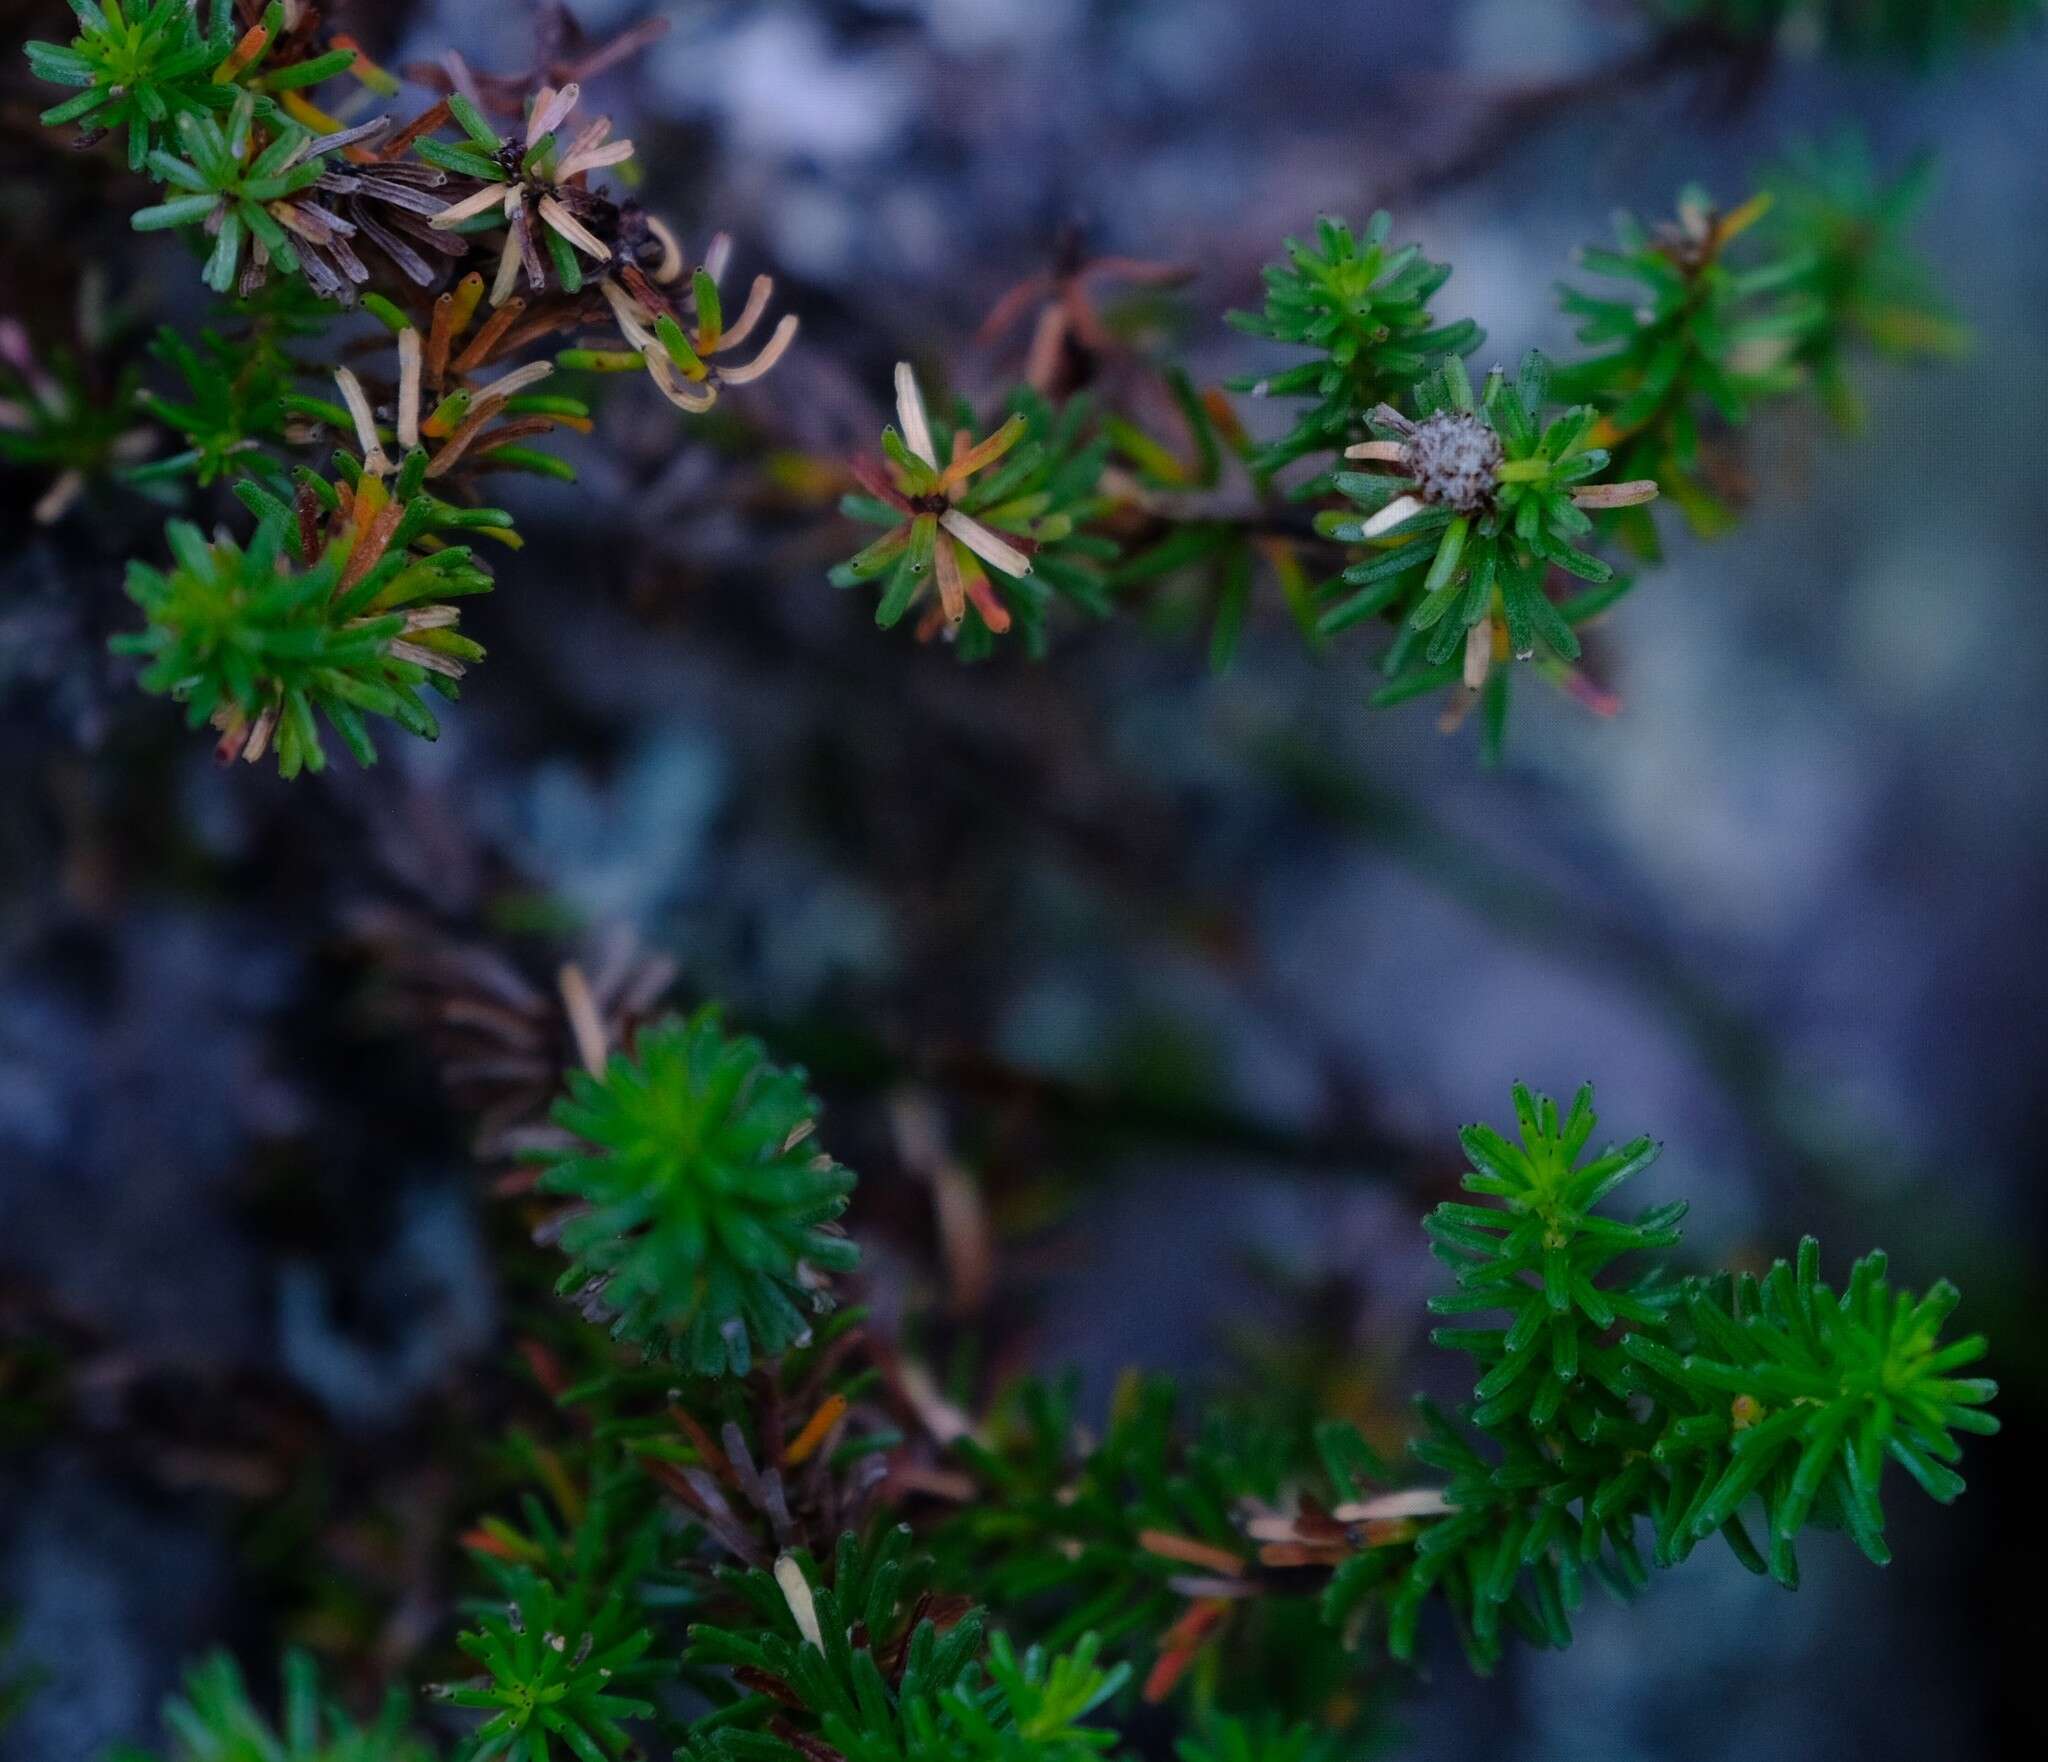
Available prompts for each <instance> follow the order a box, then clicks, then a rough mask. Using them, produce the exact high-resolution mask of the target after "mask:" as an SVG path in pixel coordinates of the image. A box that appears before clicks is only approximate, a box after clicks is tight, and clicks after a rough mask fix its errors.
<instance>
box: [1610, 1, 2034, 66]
mask: <svg viewBox="0 0 2048 1762" xmlns="http://www.w3.org/2000/svg"><path fill="white" fill-rule="evenodd" d="M1644 4H1645V5H1646V7H1647V8H1648V10H1649V11H1650V12H1651V14H1652V16H1654V17H1655V18H1657V19H1658V20H1660V21H1661V22H1663V23H1665V24H1671V25H1706V26H1711V27H1713V28H1714V29H1716V30H1719V31H1724V32H1726V33H1727V34H1728V35H1730V36H1731V37H1734V38H1737V39H1742V40H1755V41H1768V40H1770V39H1773V38H1783V39H1787V40H1790V41H1792V42H1795V43H1800V42H1804V43H1822V44H1825V45H1826V46H1827V47H1829V48H1831V49H1838V50H1845V51H1848V52H1849V53H1852V54H1864V55H1867V54H1882V55H1895V56H1899V57H1902V58H1904V59H1906V60H1909V61H1915V62H1925V61H1929V60H1931V59H1933V58H1934V57H1936V56H1938V55H1943V54H1948V53H1952V52H1953V51H1955V50H1958V49H1962V48H1966V47H1970V46H1973V45H1983V44H1989V43H1995V42H1996V41H1998V39H1999V38H2001V37H2003V36H2005V35H2007V34H2008V33H2010V32H2012V31H2015V30H2019V29H2022V28H2024V27H2026V26H2029V25H2034V24H2038V23H2039V22H2040V20H2041V17H2042V5H2041V0H1644Z"/></svg>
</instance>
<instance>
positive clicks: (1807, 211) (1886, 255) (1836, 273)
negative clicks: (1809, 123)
mask: <svg viewBox="0 0 2048 1762" xmlns="http://www.w3.org/2000/svg"><path fill="white" fill-rule="evenodd" d="M1763 182H1764V188H1765V189H1766V190H1767V191H1768V192H1769V193H1770V195H1771V197H1772V207H1771V210H1770V212H1769V213H1768V214H1767V215H1766V216H1765V217H1764V224H1763V227H1762V229H1761V230H1762V231H1763V233H1764V235H1765V236H1766V238H1767V239H1769V240H1770V241H1772V243H1773V245H1774V246H1775V248H1776V250H1777V251H1778V252H1779V253H1780V254H1781V255H1783V256H1784V257H1785V258H1788V259H1790V260H1792V261H1795V262H1800V263H1802V264H1803V265H1804V268H1803V269H1802V270H1801V272H1800V274H1799V275H1798V277H1797V279H1796V281H1795V283H1794V286H1795V287H1796V288H1797V289H1798V290H1799V291H1801V292H1803V293H1804V294H1805V295H1807V296H1808V297H1809V298H1811V299H1812V300H1813V301H1814V302H1815V303H1816V304H1817V306H1818V307H1819V309H1820V311H1821V313H1822V315H1823V318H1822V322H1820V323H1819V324H1816V325H1815V326H1814V327H1813V329H1812V330H1811V331H1809V332H1808V333H1807V335H1806V336H1805V337H1804V338H1803V339H1802V341H1801V344H1800V350H1799V353H1800V358H1801V359H1802V360H1803V361H1804V362H1805V363H1806V364H1807V366H1808V367H1809V368H1810V370H1811V372H1812V374H1813V378H1814V384H1815V387H1816V389H1817V390H1818V391H1819V393H1820V395H1821V397H1822V398H1823V400H1825V402H1826V404H1827V406H1828V409H1829V411H1830V412H1831V413H1832V414H1833V415H1834V417H1835V419H1836V420H1837V421H1838V422H1839V423H1841V425H1842V426H1843V427H1844V428H1845V429H1850V430H1860V429H1861V428H1862V426H1863V406H1862V401H1861V399H1860V398H1859V397H1858V396H1857V394H1856V389H1855V387H1854V386H1853V385H1852V384H1851V382H1850V378H1849V367H1850V363H1851V360H1852V358H1853V351H1854V349H1855V348H1856V346H1857V345H1861V346H1862V347H1864V348H1868V349H1871V350H1874V351H1875V352H1876V353H1878V354H1880V355H1883V356H1887V357H1890V358H1892V359H1894V360H1907V361H1910V360H1940V361H1953V360H1958V359H1960V358H1961V357H1963V356H1964V355H1966V354H1968V352H1969V349H1970V333H1969V330H1968V329H1967V327H1966V326H1964V324H1963V323H1962V321H1961V320H1960V319H1958V318H1957V317H1956V316H1955V314H1954V312H1953V310H1952V309H1951V308H1950V306H1949V304H1948V302H1947V300H1945V299H1944V298H1943V297H1942V295H1941V293H1940V291H1939V289H1938V288H1937V286H1936V280H1935V274H1934V270H1933V267H1932V265H1930V264H1929V263H1927V262H1926V261H1925V260H1924V259H1923V258H1922V257H1920V256H1919V255H1918V254H1917V253H1916V252H1915V251H1914V250H1913V249H1912V247H1911V244H1910V242H1909V240H1908V237H1907V234H1908V232H1909V230H1910V228H1911V227H1912V225H1913V223H1914V221H1915V220H1917V219H1918V218H1919V216H1920V214H1921V212H1922V211H1923V210H1924V209H1925V208H1926V206H1927V203H1928V201H1929V199H1930V198H1931V197H1932V195H1933V192H1934V187H1935V166H1934V160H1933V158H1932V156H1931V155H1929V154H1925V153H1922V154H1918V155H1916V156H1915V157H1914V158H1912V159H1911V160H1909V161H1908V162H1907V164H1906V165H1905V167H1904V168H1903V169H1902V170H1901V171H1900V172H1899V173H1898V174H1897V175H1896V176H1894V177H1889V178H1887V177H1886V176H1884V175H1883V174H1882V173H1881V172H1880V171H1879V170H1878V169H1877V167H1876V165H1875V164H1874V163H1873V162H1872V160H1871V157H1870V151H1869V149H1868V147H1866V146H1865V144H1864V142H1863V140H1862V138H1861V137H1860V136H1858V135H1855V134H1853V133H1851V134H1843V135H1840V136H1837V137H1836V138H1835V139H1833V140H1831V141H1828V142H1825V143H1815V142H1811V141H1799V142H1795V143H1793V144H1792V145H1791V146H1790V147H1789V148H1788V149H1787V151H1786V153H1785V156H1784V158H1783V160H1782V161H1781V162H1780V163H1778V164H1777V165H1774V166H1772V167H1771V168H1769V169H1768V170H1767V171H1766V172H1765V173H1764V179H1763Z"/></svg>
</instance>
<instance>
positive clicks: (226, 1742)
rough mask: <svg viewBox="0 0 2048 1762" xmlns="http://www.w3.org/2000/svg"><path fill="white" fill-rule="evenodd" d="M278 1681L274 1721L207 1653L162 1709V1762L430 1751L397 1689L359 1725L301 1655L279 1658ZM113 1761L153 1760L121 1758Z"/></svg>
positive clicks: (399, 1756) (226, 1664)
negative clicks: (280, 1695)
mask: <svg viewBox="0 0 2048 1762" xmlns="http://www.w3.org/2000/svg"><path fill="white" fill-rule="evenodd" d="M283 1677H284V1705H283V1707H282V1709H281V1711H280V1714H279V1717H278V1719H277V1720H276V1721H275V1722H273V1721H272V1720H271V1719H270V1718H269V1717H268V1716H267V1715H266V1714H264V1713H263V1712H262V1711H261V1710H259V1709H258V1708H257V1706H256V1705H255V1703H254V1702H253V1701H251V1700H250V1698H249V1691H248V1688H247V1686H246V1685H245V1684H244V1683H243V1680H242V1672H241V1669H240V1667H239V1666H238V1665H237V1664H236V1663H235V1661H234V1659H232V1658H231V1657H229V1656H228V1654H227V1653H225V1652H214V1653H211V1654H209V1655H208V1656H207V1657H206V1658H204V1659H202V1660H201V1661H200V1662H199V1663H198V1664H196V1665H194V1666H193V1667H192V1668H191V1669H190V1670H189V1671H187V1672H186V1675H185V1690H184V1693H183V1694H181V1695H176V1696H173V1697H172V1699H171V1700H170V1701H169V1702H168V1703H166V1705H165V1707H164V1715H163V1718H164V1730H165V1733H166V1735H167V1736H168V1737H169V1739H170V1745H171V1747H170V1749H169V1751H168V1752H167V1754H166V1756H165V1758H164V1762H429V1757H430V1755H431V1752H430V1751H429V1750H428V1749H427V1747H426V1746H425V1745H424V1744H422V1743H420V1742H419V1741H418V1740H417V1739H416V1738H415V1737H413V1736H412V1734H411V1733H410V1732H408V1731H407V1730H406V1728H405V1727H406V1717H407V1708H406V1702H405V1698H404V1696H403V1695H401V1694H399V1693H398V1692H397V1691H396V1690H394V1691H393V1692H392V1693H391V1694H390V1695H388V1696H387V1697H386V1698H385V1702H384V1708H383V1711H382V1713H381V1714H380V1715H379V1717H378V1718H377V1720H376V1721H375V1722H374V1723H373V1724H370V1725H361V1724H358V1723H357V1722H356V1721H354V1720H352V1719H350V1718H349V1717H348V1715H347V1714H346V1713H345V1712H343V1711H342V1710H341V1709H340V1708H339V1707H337V1706H335V1705H334V1704H333V1703H331V1702H330V1701H329V1700H328V1699H327V1698H326V1697H325V1696H323V1695H322V1694H321V1692H320V1678H319V1673H318V1671H317V1670H316V1669H315V1668H314V1665H313V1660H312V1659H311V1658H309V1657H308V1656H307V1655H306V1654H305V1653H304V1652H299V1651H291V1652H287V1653H286V1654H285V1655H284V1669H283ZM114 1762H152V1758H150V1757H147V1756H144V1755H142V1754H141V1753H139V1752H133V1751H124V1752H120V1753H119V1754H118V1755H117V1757H116V1758H114Z"/></svg>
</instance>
